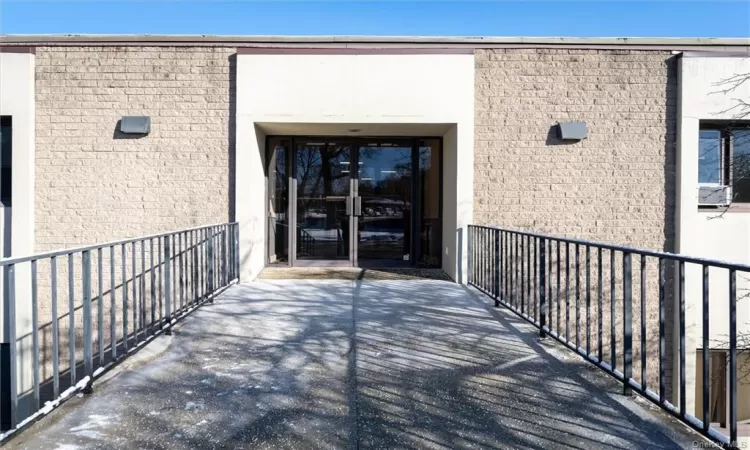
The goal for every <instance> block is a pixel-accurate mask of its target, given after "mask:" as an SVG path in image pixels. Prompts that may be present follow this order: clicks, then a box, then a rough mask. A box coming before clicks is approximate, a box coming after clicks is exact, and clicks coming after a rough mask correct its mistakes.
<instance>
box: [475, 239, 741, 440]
mask: <svg viewBox="0 0 750 450" xmlns="http://www.w3.org/2000/svg"><path fill="white" fill-rule="evenodd" d="M468 245H469V279H468V281H469V284H470V285H472V286H474V287H476V288H477V289H479V290H480V291H482V292H484V293H485V294H487V295H488V296H490V297H491V298H493V299H494V300H495V306H500V305H503V306H505V307H507V308H509V309H511V310H512V311H514V312H515V313H516V314H518V315H519V316H521V317H522V318H524V319H526V320H527V321H529V322H531V323H532V324H534V325H536V326H537V327H538V328H539V334H540V336H541V337H545V336H551V337H553V338H554V339H556V340H558V341H560V342H561V343H563V344H564V345H565V346H567V347H568V348H570V349H571V350H573V351H575V352H577V353H579V354H580V355H581V356H583V357H584V358H585V359H587V360H588V361H590V362H592V363H594V364H595V365H597V366H598V367H600V368H601V369H603V370H605V371H606V372H608V373H609V374H611V375H613V376H614V377H615V378H617V379H618V380H620V381H621V382H622V383H623V390H624V393H625V394H626V395H630V394H631V393H632V391H633V390H635V391H636V392H638V393H640V394H642V395H643V396H644V397H646V398H647V399H649V400H651V401H653V402H654V403H656V404H657V405H659V406H661V407H662V408H663V409H665V410H666V411H668V412H669V413H671V414H673V415H674V416H676V417H677V418H679V419H680V420H682V421H683V422H685V423H686V424H688V425H690V426H691V427H692V428H694V429H696V430H698V431H699V432H701V433H702V434H704V435H706V436H708V437H710V438H711V439H713V440H715V441H716V442H718V443H720V444H722V445H723V446H725V447H729V448H736V447H738V440H737V438H738V436H737V434H738V430H737V424H738V416H737V413H738V396H737V389H738V366H737V365H738V357H739V355H738V332H737V302H738V300H742V299H746V298H748V297H750V295H748V294H747V293H745V294H743V291H744V292H747V290H748V288H750V283H748V281H750V276H748V275H750V266H748V265H741V264H731V263H726V262H722V261H713V260H708V259H701V258H691V257H687V256H683V255H677V254H671V253H663V252H655V251H647V250H639V249H635V248H629V247H624V246H617V245H609V244H603V243H596V242H590V241H585V240H578V239H567V238H560V237H553V236H547V235H543V234H536V233H528V232H522V231H514V230H508V229H501V228H495V227H488V226H477V225H470V226H469V228H468ZM686 274H687V275H688V276H686ZM691 277H692V278H691ZM738 282H739V283H740V285H741V286H740V287H739V288H738ZM686 286H687V288H686ZM738 290H739V291H740V295H739V298H738ZM634 296H635V300H634ZM686 301H687V302H688V303H687V304H688V305H690V306H691V307H692V306H695V308H693V309H692V310H691V314H694V313H693V312H692V311H694V310H697V311H700V315H697V316H694V317H693V320H692V321H691V323H692V324H694V325H691V326H692V327H693V328H691V329H690V331H689V332H688V333H687V335H688V338H689V339H688V341H687V342H686V329H687V326H688V325H690V324H689V323H687V322H686ZM634 311H635V314H634ZM713 317H716V319H712V318H713ZM724 317H726V320H722V319H723V318H724ZM571 322H572V323H571ZM712 326H713V327H715V329H713V330H712V329H711V328H710V327H712ZM634 333H637V337H638V339H636V340H635V341H634ZM675 338H676V339H675ZM742 341H743V345H747V339H744V338H743V340H742ZM691 343H694V344H696V345H691ZM691 349H692V350H691ZM712 352H719V354H723V355H724V357H725V359H726V361H724V360H721V363H712V360H711V355H712ZM740 352H744V358H747V357H748V355H747V353H748V352H750V349H749V348H741V349H740ZM689 357H694V358H695V364H694V365H695V367H696V370H695V371H693V373H692V374H690V373H688V370H687V366H688V365H690V366H692V365H693V364H689V363H688V358H689ZM719 364H721V365H723V366H725V367H724V368H723V369H722V367H717V366H718V365H719ZM744 365H745V366H747V359H745V364H744ZM634 366H635V367H634ZM673 366H675V367H674V370H671V369H672V367H673ZM746 368H750V367H746ZM722 370H725V372H724V373H725V376H726V375H728V378H727V379H724V377H719V376H714V372H717V373H721V371H722ZM675 377H676V378H675ZM724 383H726V384H724ZM688 384H690V385H691V386H692V385H694V386H695V389H694V390H693V389H688ZM722 384H724V385H723V386H722ZM654 389H656V392H655V391H654ZM693 392H695V394H694V395H693ZM722 396H725V397H724V398H723V399H722V398H721V397H722ZM688 400H690V401H691V402H690V403H691V404H694V405H695V407H694V408H691V409H688ZM717 405H718V407H717ZM693 412H695V413H693ZM696 416H697V417H696ZM716 422H718V424H716ZM716 425H718V426H716ZM720 428H724V429H728V433H727V432H726V431H724V432H722V430H721V429H720Z"/></svg>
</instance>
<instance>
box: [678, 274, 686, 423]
mask: <svg viewBox="0 0 750 450" xmlns="http://www.w3.org/2000/svg"><path fill="white" fill-rule="evenodd" d="M679 271H680V280H679V283H680V285H679V286H680V287H679V296H680V298H679V301H680V417H685V413H686V411H687V393H686V390H685V382H686V378H687V374H686V373H685V263H684V262H682V261H680V262H679Z"/></svg>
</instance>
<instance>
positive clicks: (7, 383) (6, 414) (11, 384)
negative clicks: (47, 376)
mask: <svg viewBox="0 0 750 450" xmlns="http://www.w3.org/2000/svg"><path fill="white" fill-rule="evenodd" d="M0 267H1V268H2V269H3V271H4V273H5V277H4V278H5V286H4V289H5V290H6V292H7V297H6V298H5V299H4V300H6V301H5V302H4V305H3V321H4V326H3V342H2V345H0V350H1V351H0V418H2V422H3V423H2V427H1V428H2V430H3V431H5V430H10V429H13V428H15V427H16V425H17V424H18V380H17V377H18V368H17V356H16V351H17V348H16V347H17V345H18V342H17V339H16V266H15V264H8V265H6V266H0Z"/></svg>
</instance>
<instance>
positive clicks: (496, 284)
mask: <svg viewBox="0 0 750 450" xmlns="http://www.w3.org/2000/svg"><path fill="white" fill-rule="evenodd" d="M492 234H493V240H494V241H495V242H494V244H495V255H494V256H495V265H494V267H493V269H494V272H493V281H492V287H493V291H492V294H493V296H494V297H495V307H498V306H500V231H499V230H493V232H492Z"/></svg>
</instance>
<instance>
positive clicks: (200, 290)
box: [197, 228, 206, 301]
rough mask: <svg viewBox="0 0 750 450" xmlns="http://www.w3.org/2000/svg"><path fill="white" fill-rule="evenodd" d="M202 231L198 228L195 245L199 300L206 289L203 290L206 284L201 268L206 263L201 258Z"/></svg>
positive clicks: (202, 246) (202, 247) (202, 256)
mask: <svg viewBox="0 0 750 450" xmlns="http://www.w3.org/2000/svg"><path fill="white" fill-rule="evenodd" d="M203 231H204V230H203V229H202V228H201V229H200V230H198V244H197V247H198V248H197V250H198V262H197V264H198V267H197V270H198V297H199V298H200V299H201V301H202V300H203V299H204V298H205V291H206V290H205V287H206V285H205V284H204V270H203V268H204V267H206V264H205V262H204V260H203V258H204V255H203V249H204V248H205V247H204V245H203V243H204V240H203Z"/></svg>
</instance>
